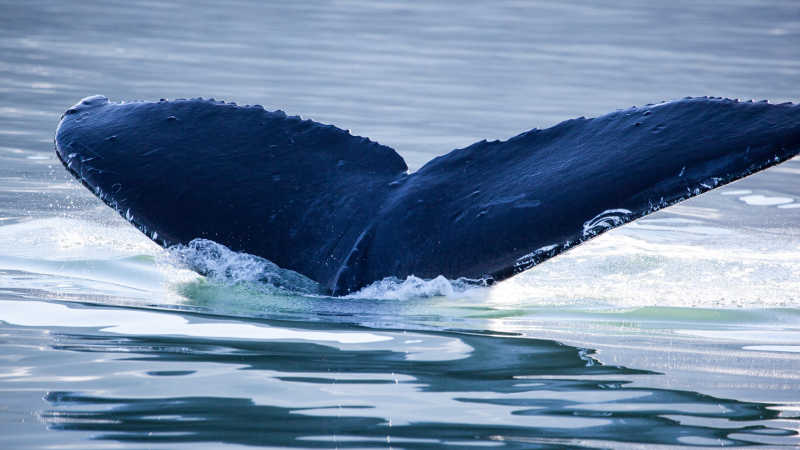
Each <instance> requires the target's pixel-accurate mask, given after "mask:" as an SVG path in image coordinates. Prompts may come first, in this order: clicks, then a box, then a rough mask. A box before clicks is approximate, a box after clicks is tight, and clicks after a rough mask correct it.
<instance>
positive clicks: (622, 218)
mask: <svg viewBox="0 0 800 450" xmlns="http://www.w3.org/2000/svg"><path fill="white" fill-rule="evenodd" d="M631 214H633V212H631V210H629V209H624V208H618V209H607V210H605V211H603V212H601V213H600V214H598V215H596V216H594V217H592V218H591V219H590V220H587V221H586V222H584V224H583V237H584V238H589V237H592V236H595V235H596V234H598V233H600V232H601V231H605V230H609V229H611V228H614V227H618V226H620V225H622V224H623V223H625V222H627V216H629V215H631Z"/></svg>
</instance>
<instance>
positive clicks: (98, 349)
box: [0, 310, 798, 449]
mask: <svg viewBox="0 0 800 450" xmlns="http://www.w3.org/2000/svg"><path fill="white" fill-rule="evenodd" d="M78 311H85V310H78ZM191 320H202V319H198V318H197V317H195V318H193V319H191ZM262 324H263V325H270V326H274V327H278V326H282V325H284V324H281V323H269V322H262ZM292 326H294V327H302V326H304V325H303V324H302V323H297V322H295V323H292ZM312 326H313V325H312ZM317 326H318V325H317ZM327 328H328V329H329V331H330V332H333V333H335V332H337V327H330V326H329V327H327ZM350 331H352V329H351V328H349V327H346V328H344V329H342V330H340V332H345V333H347V332H350ZM376 331H379V332H381V333H387V334H389V335H391V336H392V337H393V338H394V339H395V340H401V339H402V340H403V341H402V342H410V343H411V344H406V345H410V346H412V347H413V346H414V344H419V342H422V341H425V340H429V339H433V340H437V341H439V342H438V344H437V347H444V346H446V345H442V342H441V341H449V342H451V343H452V342H460V343H461V345H462V346H467V347H468V348H471V350H470V351H468V352H466V353H464V354H461V355H458V357H456V358H454V359H451V358H445V359H435V358H434V357H432V356H431V355H428V356H427V357H426V358H422V360H420V359H418V358H409V354H408V353H407V352H406V351H403V350H402V348H403V345H398V344H397V343H395V344H393V345H383V346H380V345H381V344H377V343H376V344H370V345H372V346H373V347H371V348H348V347H347V345H323V344H320V343H316V342H297V341H260V340H258V341H242V340H217V339H208V338H183V337H169V336H161V337H159V336H156V337H136V336H114V335H108V334H106V333H103V332H88V331H87V330H86V329H81V330H77V329H76V330H74V331H69V330H68V329H51V330H49V332H47V333H45V334H41V335H39V336H38V337H37V338H35V339H32V337H33V336H31V334H30V333H29V332H27V329H25V328H18V327H14V326H5V327H3V328H2V333H3V335H4V336H6V339H5V340H4V342H3V343H2V344H0V346H1V347H2V350H3V354H4V355H6V357H8V358H11V359H13V360H15V363H13V364H8V363H6V364H4V365H5V366H6V367H5V368H4V382H3V383H2V384H4V385H5V386H6V389H8V388H9V386H13V385H15V384H16V385H17V386H19V388H18V389H20V390H25V389H29V388H30V387H32V386H36V385H41V384H42V383H43V382H47V384H48V385H50V386H59V388H58V389H51V390H50V391H49V392H47V393H46V394H45V395H44V400H45V401H46V404H44V405H43V408H42V410H41V411H40V412H39V417H40V418H41V419H42V420H43V421H44V422H45V423H46V424H47V425H48V427H49V428H50V429H52V430H71V431H83V432H90V433H91V434H90V436H92V438H93V439H101V440H113V441H118V442H120V443H129V444H131V445H134V446H135V445H137V443H138V444H143V443H147V444H155V443H165V444H169V443H186V442H222V443H228V444H245V445H267V446H286V447H299V448H318V447H324V448H330V447H332V446H334V445H335V446H337V447H340V448H353V447H359V448H386V447H387V444H391V445H392V446H393V447H395V448H420V449H424V448H440V447H442V446H452V447H453V448H459V447H460V446H463V445H466V444H470V445H471V446H476V447H477V448H484V447H486V448H490V447H495V446H497V445H501V446H503V448H530V446H531V445H534V444H535V445H539V446H542V447H544V448H548V447H551V446H552V447H554V448H555V447H561V446H562V445H570V446H584V445H586V446H590V447H592V446H596V445H600V446H604V445H608V443H609V442H615V443H625V442H636V443H646V444H663V445H677V444H701V445H714V446H720V445H748V444H754V443H765V442H767V443H768V442H778V443H780V442H784V443H785V442H788V441H782V439H787V438H788V439H791V437H792V436H795V435H796V432H795V431H793V430H792V426H790V425H789V424H790V423H795V427H796V425H797V423H798V422H797V419H790V418H783V419H782V420H779V421H775V422H774V423H773V421H774V419H778V418H779V416H780V415H781V413H780V411H778V410H777V409H773V408H770V406H771V405H769V404H764V403H757V402H746V401H737V400H733V399H725V398H717V397H712V396H707V395H702V394H698V393H695V392H691V391H685V390H681V389H654V388H644V387H635V386H629V383H630V379H631V378H632V377H637V376H638V377H653V376H656V377H657V376H659V375H658V374H656V373H649V372H646V371H640V370H634V369H629V368H625V367H616V366H608V365H603V364H601V363H599V362H598V361H597V360H596V359H594V358H593V357H592V356H591V350H587V349H581V348H576V347H572V346H567V345H563V344H560V343H557V342H553V341H549V340H539V339H529V338H523V337H518V336H513V335H502V334H496V333H491V332H487V333H477V332H448V331H441V332H414V333H403V332H396V331H390V330H376ZM32 343H35V344H36V345H40V346H43V347H44V348H42V349H37V350H32V349H30V348H29V345H30V344H32ZM40 350H41V351H40ZM71 354H72V355H76V356H65V355H71ZM50 356H52V357H54V358H55V359H56V360H57V361H59V362H60V363H61V364H62V366H61V367H62V368H61V370H60V374H59V376H52V375H51V376H50V377H49V378H48V379H44V380H43V379H41V378H39V377H40V376H41V375H42V374H39V373H37V371H38V370H39V369H38V368H35V367H34V368H31V367H30V366H28V365H29V364H31V363H32V362H35V360H37V359H39V358H43V357H45V358H46V357H50ZM98 361H102V362H103V364H104V367H106V368H108V367H109V366H113V368H114V369H113V371H111V372H105V373H92V369H93V368H94V367H99V364H98ZM33 365H39V364H33ZM26 367H27V371H26V369H25V368H26ZM15 371H16V372H15ZM91 375H95V376H91ZM131 380H138V381H137V382H136V384H131ZM205 386H214V388H213V389H211V390H207V389H204V387H205ZM67 387H69V388H67ZM771 440H772V441H771Z"/></svg>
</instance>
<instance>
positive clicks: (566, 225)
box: [56, 96, 800, 294]
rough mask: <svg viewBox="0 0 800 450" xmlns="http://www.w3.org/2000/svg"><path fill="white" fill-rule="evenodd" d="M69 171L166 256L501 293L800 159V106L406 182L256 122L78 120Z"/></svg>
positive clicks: (518, 153) (743, 106) (389, 164)
mask: <svg viewBox="0 0 800 450" xmlns="http://www.w3.org/2000/svg"><path fill="white" fill-rule="evenodd" d="M56 151H57V153H58V156H59V158H60V159H61V161H62V162H63V163H64V165H65V166H66V167H67V169H68V170H69V171H70V172H71V173H72V174H73V175H75V176H76V177H77V178H78V179H79V180H80V181H81V182H82V183H83V184H84V185H86V186H87V187H88V188H89V189H91V190H92V191H93V192H94V193H95V194H96V195H97V196H98V197H100V198H101V199H102V200H103V201H105V202H106V203H107V204H108V205H109V206H111V207H113V208H115V209H116V210H117V211H118V212H119V213H120V214H122V215H123V216H124V217H125V218H126V219H127V220H129V221H130V222H131V223H133V224H134V225H135V226H137V227H138V228H139V229H140V230H141V231H143V232H144V233H145V234H147V235H148V236H149V237H150V238H151V239H153V240H154V241H156V242H158V243H159V244H160V245H163V246H170V245H174V244H187V243H188V242H190V241H191V240H193V239H196V238H202V239H209V240H213V241H215V242H218V243H220V244H224V245H226V246H228V247H230V248H232V249H234V250H237V251H246V252H248V253H252V254H255V255H258V256H262V257H264V258H267V259H269V260H270V261H272V262H274V263H276V264H278V265H279V266H281V267H283V268H287V269H291V270H294V271H296V272H299V273H301V274H303V275H306V276H308V277H310V278H311V279H313V280H315V281H317V282H319V283H320V284H321V285H322V286H324V287H325V288H326V289H327V290H328V291H329V292H331V293H334V294H342V293H347V292H351V291H353V290H355V289H358V288H361V287H363V286H365V285H367V284H369V283H371V282H373V281H376V280H379V279H382V278H384V277H388V276H399V277H405V276H408V275H412V274H413V275H416V276H420V277H424V278H433V277H435V276H437V275H445V276H446V277H448V278H459V277H465V278H472V279H482V280H486V281H492V280H501V279H504V278H507V277H510V276H512V275H514V274H516V273H518V272H521V271H523V270H525V269H527V268H529V267H531V266H533V265H535V264H538V263H539V262H541V261H543V260H545V259H547V258H550V257H553V256H555V255H557V254H559V253H561V252H563V251H564V250H567V249H569V248H571V247H573V246H575V245H577V244H579V243H581V242H584V241H586V240H587V239H590V238H592V237H594V236H596V235H598V234H600V233H602V232H604V231H607V230H609V229H611V228H614V227H617V226H619V225H622V224H624V223H627V222H629V221H631V220H634V219H636V218H639V217H642V216H644V215H646V214H649V213H651V212H653V211H655V210H658V209H660V208H663V207H665V206H669V205H671V204H674V203H676V202H679V201H681V200H684V199H686V198H689V197H692V196H695V195H698V194H700V193H702V192H705V191H707V190H709V189H713V188H715V187H718V186H721V185H723V184H725V183H729V182H731V181H734V180H736V179H739V178H742V177H744V176H747V175H748V174H751V173H753V172H756V171H758V170H761V169H764V168H766V167H769V166H771V165H773V164H777V163H779V162H782V161H785V160H786V159H788V158H791V157H792V156H794V155H796V154H798V152H800V105H792V104H781V105H771V104H768V103H765V102H759V103H753V102H738V101H736V100H728V99H721V98H706V97H703V98H686V99H683V100H679V101H674V102H667V103H661V104H657V105H647V106H644V107H640V108H631V109H627V110H620V111H616V112H613V113H610V114H607V115H604V116H601V117H597V118H594V119H584V118H580V119H574V120H568V121H566V122H562V123H560V124H558V125H556V126H554V127H551V128H548V129H545V130H536V129H534V130H531V131H528V132H525V133H522V134H520V135H518V136H515V137H513V138H511V139H508V140H506V141H495V142H487V141H481V142H477V143H475V144H473V145H471V146H469V147H466V148H463V149H458V150H454V151H452V152H450V153H448V154H447V155H444V156H440V157H438V158H435V159H434V160H432V161H430V162H429V163H428V164H426V165H425V166H423V167H422V168H421V169H419V170H418V171H417V172H415V173H412V174H409V173H408V172H407V167H406V164H405V162H404V161H403V159H402V158H401V157H400V156H399V155H398V154H397V153H396V152H395V151H394V150H392V149H391V148H389V147H386V146H383V145H380V144H377V143H375V142H372V141H370V140H369V139H366V138H362V137H358V136H352V135H350V133H348V132H347V131H344V130H341V129H338V128H336V127H333V126H330V125H323V124H319V123H316V122H313V121H310V120H302V119H300V118H299V117H296V116H294V117H292V116H287V115H286V114H284V113H283V112H281V111H275V112H270V111H265V110H264V109H263V108H261V107H260V106H243V107H242V106H237V105H235V104H231V103H224V102H217V101H213V100H203V99H191V100H175V101H159V102H134V103H121V104H117V103H111V102H109V101H108V100H107V99H106V98H105V97H101V96H95V97H89V98H87V99H85V100H83V101H82V102H81V103H79V104H77V105H75V106H73V107H72V108H70V109H69V110H67V112H66V113H65V115H64V116H63V117H62V120H61V122H60V124H59V127H58V130H57V132H56Z"/></svg>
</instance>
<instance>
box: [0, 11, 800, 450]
mask: <svg viewBox="0 0 800 450" xmlns="http://www.w3.org/2000/svg"><path fill="white" fill-rule="evenodd" d="M92 94H104V95H106V96H108V97H109V98H110V99H111V100H112V101H121V100H137V99H141V100H157V99H159V98H170V99H173V98H182V97H196V96H202V97H214V98H216V99H223V100H228V101H236V102H239V103H242V104H261V105H264V106H265V107H266V108H267V109H282V110H284V111H287V112H288V113H290V114H300V115H302V116H303V117H308V118H313V119H315V120H318V121H322V122H326V123H332V124H335V125H337V126H339V127H341V128H346V129H350V130H351V131H352V132H353V133H354V134H358V135H363V136H369V137H370V138H372V139H374V140H377V141H379V142H381V143H383V144H386V145H389V146H392V147H394V148H395V149H397V150H398V152H399V153H400V154H401V155H403V157H405V158H406V161H407V162H408V164H409V166H410V167H411V169H412V170H415V169H417V168H419V167H420V166H421V165H422V164H424V163H425V162H426V161H427V160H429V159H431V158H432V157H434V156H437V155H441V154H444V153H446V152H448V151H449V150H451V149H453V148H459V147H464V146H466V145H469V144H470V143H472V142H474V141H476V140H479V139H483V138H486V139H505V138H508V137H510V136H513V135H515V134H518V133H520V132H522V131H525V130H528V129H530V128H533V127H539V128H542V127H548V126H551V125H554V124H556V123H558V122H559V121H561V120H565V119H569V118H572V117H577V116H587V117H591V116H596V115H600V114H603V113H606V112H610V111H614V110H615V109H617V108H627V107H630V106H631V105H642V104H646V103H652V102H658V101H662V100H670V99H677V98H681V97H684V96H702V95H713V96H725V97H731V98H739V99H741V100H746V99H754V100H761V99H767V100H769V101H770V102H776V103H778V102H784V101H794V102H797V101H798V100H800V3H798V2H797V1H795V0H785V1H781V0H765V1H759V2H755V1H742V0H720V1H710V0H692V1H670V2H663V1H633V0H620V1H617V2H613V4H606V5H601V4H599V3H597V2H593V1H588V0H587V1H576V0H554V1H533V2H524V1H496V2H477V1H469V0H468V1H452V2H413V3H411V2H409V3H404V2H394V1H389V2H372V1H347V0H344V1H314V0H309V1H302V2H242V1H225V2H210V1H175V2H163V3H162V2H156V1H148V0H126V1H102V2H101V1H81V2H69V1H49V0H48V1H39V0H29V1H16V2H14V1H5V0H2V1H0V447H2V448H9V449H16V448H80V449H88V448H136V449H139V448H164V449H173V448H192V449H197V448H214V449H216V448H223V447H226V446H227V447H235V446H263V447H271V448H286V447H289V448H314V449H322V448H324V449H328V448H330V449H334V448H349V449H354V448H364V449H367V448H369V449H374V448H381V449H390V448H392V449H439V448H454V449H455V448H475V449H480V448H487V449H488V448H492V449H494V448H499V449H503V448H508V449H528V448H582V447H585V448H659V446H660V447H663V448H673V447H676V446H695V447H719V446H753V445H755V446H758V447H768V446H772V445H774V446H783V447H794V446H800V435H799V434H798V433H800V278H798V274H800V160H797V159H795V160H792V161H789V162H787V163H785V164H782V165H780V166H777V167H774V168H772V169H769V170H767V171H765V172H762V173H760V174H757V175H754V176H751V177H749V178H747V179H744V180H741V181H739V182H736V183H733V184H731V185H728V186H726V187H724V188H721V189H718V190H715V191H712V192H710V193H707V194H705V195H702V196H700V197H698V198H695V199H692V200H690V201H686V202H684V203H681V204H679V205H676V206H673V207H670V208H667V209H665V210H663V211H660V212H658V213H656V214H653V215H651V216H648V217H646V218H644V219H642V220H639V221H636V222H634V223H632V224H629V225H626V226H624V227H621V228H619V229H616V230H613V231H611V232H609V233H606V234H604V235H602V236H600V237H598V238H596V239H594V240H592V241H590V242H588V243H586V244H584V245H581V246H580V247H578V248H575V249H574V250H571V251H570V252H568V253H566V254H564V255H561V256H559V257H556V258H554V259H552V260H549V261H547V262H545V263H542V264H541V265H539V266H537V267H535V268H533V269H531V270H529V271H527V272H525V273H523V274H521V275H519V276H517V277H514V278H512V279H509V280H507V281H504V282H502V283H499V284H497V285H495V286H493V287H488V288H486V287H483V288H478V287H473V286H468V285H465V284H462V283H460V282H458V281H453V280H446V279H444V278H441V277H440V278H437V279H433V280H421V279H416V278H413V277H412V278H409V279H406V280H384V281H382V282H379V283H376V284H374V285H372V286H369V287H367V288H365V289H363V290H362V291H360V292H358V293H356V294H354V295H351V296H349V297H343V298H331V297H322V296H309V295H303V294H301V293H298V292H297V290H293V289H292V287H291V286H285V285H281V286H279V285H273V284H269V283H264V282H260V281H259V280H258V277H257V276H256V275H257V274H258V273H259V272H258V271H259V270H260V268H259V267H257V264H256V265H255V266H254V265H253V261H252V259H248V258H246V257H243V255H238V254H233V253H225V254H222V255H221V257H220V258H218V259H217V260H215V261H213V264H215V265H216V266H215V267H217V269H218V270H216V271H215V272H214V274H213V275H210V276H208V277H201V276H199V275H197V274H195V273H194V272H192V271H190V270H188V269H187V268H186V267H185V266H184V265H183V264H182V263H181V258H180V257H178V256H180V255H176V254H175V251H168V250H164V249H161V248H160V247H158V246H156V245H155V244H154V243H152V242H151V241H150V240H149V239H147V238H146V237H145V236H144V235H142V234H140V233H139V232H138V231H137V230H135V229H134V228H133V227H132V226H130V225H129V224H128V223H127V222H125V221H124V220H123V219H121V218H120V217H118V216H116V214H115V213H114V212H113V211H112V210H111V209H109V208H107V207H106V206H104V205H103V204H102V203H101V202H100V201H99V200H97V199H96V198H94V197H93V196H92V195H91V194H90V193H89V192H88V191H86V190H85V189H84V188H82V187H81V186H80V185H79V183H77V182H76V181H74V180H72V179H71V177H70V176H69V175H68V174H67V172H66V171H65V170H64V169H63V168H62V167H61V165H60V164H59V162H58V161H57V159H56V157H55V154H54V152H53V132H54V130H55V127H56V124H57V123H58V120H59V117H60V114H61V113H62V112H63V111H64V110H65V109H66V108H67V107H69V106H70V105H72V104H74V103H76V102H77V101H78V100H80V99H81V98H82V97H85V96H88V95H92ZM190 163H191V162H187V164H190ZM612 182H613V181H612ZM274 238H277V237H274V236H264V239H274ZM465 245H468V243H465Z"/></svg>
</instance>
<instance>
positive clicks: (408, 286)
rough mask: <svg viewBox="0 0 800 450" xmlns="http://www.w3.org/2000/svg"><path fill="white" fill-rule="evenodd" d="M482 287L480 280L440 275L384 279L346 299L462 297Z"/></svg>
mask: <svg viewBox="0 0 800 450" xmlns="http://www.w3.org/2000/svg"><path fill="white" fill-rule="evenodd" d="M483 286H484V284H483V283H482V282H481V281H480V280H471V279H466V278H459V279H457V280H448V279H447V278H445V277H443V276H441V275H439V276H438V277H436V278H433V279H430V280H425V279H422V278H419V277H415V276H414V275H411V276H409V277H407V278H406V279H405V280H403V279H400V278H397V277H388V278H384V279H383V280H380V281H376V282H374V283H372V284H370V285H369V286H367V287H365V288H363V289H361V290H360V291H358V292H355V293H353V294H350V295H348V296H347V297H348V298H373V299H381V300H409V299H412V298H423V297H454V296H458V297H463V296H464V295H465V294H467V293H470V292H471V291H479V290H481V288H482V287H483ZM476 293H477V292H476Z"/></svg>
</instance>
